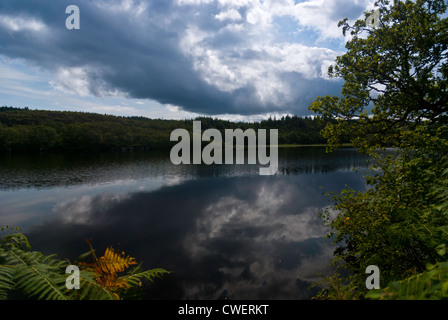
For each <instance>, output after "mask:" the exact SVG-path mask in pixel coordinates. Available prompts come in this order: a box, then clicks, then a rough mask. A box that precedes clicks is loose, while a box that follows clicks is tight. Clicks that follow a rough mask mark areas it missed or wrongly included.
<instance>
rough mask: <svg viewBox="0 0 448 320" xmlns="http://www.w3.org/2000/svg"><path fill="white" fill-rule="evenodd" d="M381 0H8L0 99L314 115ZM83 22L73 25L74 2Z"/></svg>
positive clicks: (256, 115)
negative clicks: (358, 28) (353, 34)
mask: <svg viewBox="0 0 448 320" xmlns="http://www.w3.org/2000/svg"><path fill="white" fill-rule="evenodd" d="M373 2H374V1H373V0H305V1H298V0H264V1H263V0H68V1H66V0H1V2H0V105H7V106H15V107H25V106H28V107H29V108H31V109H46V110H72V111H73V110H76V111H90V112H97V113H106V114H114V115H125V116H133V115H141V116H146V117H151V118H165V119H183V118H192V117H195V116H197V115H211V116H218V117H221V118H228V119H232V120H258V119H261V118H264V117H267V116H269V115H283V114H297V115H307V114H310V112H309V111H308V106H309V104H310V102H311V101H313V100H314V98H315V97H316V96H319V95H326V94H337V93H339V92H340V87H341V82H340V81H337V80H334V79H328V78H327V69H328V66H329V65H330V64H332V62H333V61H334V59H335V57H336V56H337V55H340V54H341V53H343V52H344V43H345V41H346V39H345V38H344V37H343V36H342V32H341V30H340V28H338V27H337V23H338V21H339V20H341V19H343V18H346V17H347V18H349V19H353V20H355V19H357V18H360V17H361V16H363V12H364V11H365V10H368V9H371V8H373ZM71 4H75V5H77V6H78V7H79V10H80V29H79V30H68V29H67V28H66V24H65V22H66V19H67V17H69V14H66V12H65V11H66V7H67V6H69V5H71Z"/></svg>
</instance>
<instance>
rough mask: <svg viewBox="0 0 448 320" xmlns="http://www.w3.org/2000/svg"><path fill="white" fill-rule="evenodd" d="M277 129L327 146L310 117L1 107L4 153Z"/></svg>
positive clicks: (115, 146) (127, 146) (148, 145)
mask: <svg viewBox="0 0 448 320" xmlns="http://www.w3.org/2000/svg"><path fill="white" fill-rule="evenodd" d="M194 120H200V121H201V124H202V129H203V130H206V129H208V128H216V129H218V130H220V131H222V133H224V129H236V128H241V129H242V130H246V129H249V128H252V129H254V130H257V129H278V132H279V140H278V141H279V144H323V143H325V141H326V140H325V139H324V138H323V137H322V136H321V135H320V131H321V130H322V129H323V128H324V125H323V124H322V123H321V122H320V121H318V120H317V119H314V118H311V117H298V116H285V117H281V118H280V119H276V118H272V117H270V118H269V119H267V120H263V121H260V122H232V121H228V120H222V119H217V118H212V117H198V118H196V119H185V120H165V119H149V118H145V117H123V116H113V115H102V114H96V113H88V112H69V111H48V110H32V109H29V108H15V107H6V106H4V107H0V152H39V151H56V152H61V151H90V152H96V151H101V152H103V151H120V150H151V149H165V148H171V147H172V146H173V145H174V144H175V143H176V142H171V141H170V134H171V132H172V131H173V130H174V129H177V128H183V129H186V130H188V131H190V132H191V131H192V126H193V121H194Z"/></svg>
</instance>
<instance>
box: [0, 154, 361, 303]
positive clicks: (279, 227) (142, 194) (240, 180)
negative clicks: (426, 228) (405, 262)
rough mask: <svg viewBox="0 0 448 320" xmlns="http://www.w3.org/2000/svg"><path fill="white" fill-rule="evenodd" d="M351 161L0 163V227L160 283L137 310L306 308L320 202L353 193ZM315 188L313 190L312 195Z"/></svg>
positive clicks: (98, 158)
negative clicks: (233, 303)
mask: <svg viewBox="0 0 448 320" xmlns="http://www.w3.org/2000/svg"><path fill="white" fill-rule="evenodd" d="M366 161H367V159H366V158H365V157H363V156H361V155H359V154H358V153H356V151H355V150H353V149H348V148H347V149H341V150H339V151H337V152H334V153H330V154H327V153H325V148H321V147H303V148H285V149H280V150H279V171H278V173H277V174H276V175H274V176H260V175H259V174H258V167H257V166H256V165H214V166H206V165H180V166H175V165H173V164H171V162H170V159H169V151H166V152H146V153H116V154H89V155H87V154H76V155H73V154H72V155H48V154H43V155H33V156H24V155H4V156H1V157H0V225H9V226H19V227H21V228H22V231H23V232H24V233H25V234H26V235H27V236H28V238H29V240H30V243H31V246H32V249H33V250H37V251H42V252H44V253H46V254H50V253H56V254H57V255H58V256H59V257H60V258H69V259H74V258H76V257H77V256H78V255H80V254H81V253H84V252H86V251H88V246H87V244H86V242H85V239H87V238H88V239H91V241H92V243H93V246H94V247H95V248H96V250H97V253H99V254H102V253H103V252H104V249H105V248H106V247H107V246H109V245H112V246H113V247H114V248H117V249H120V250H123V251H125V252H126V253H127V254H129V255H131V256H133V257H135V258H136V259H137V261H139V262H140V261H143V264H144V266H145V268H146V269H150V268H155V267H160V268H164V269H167V270H170V271H173V273H172V274H170V275H169V276H167V277H165V278H164V279H162V280H160V281H159V280H158V281H156V282H155V283H154V284H153V285H151V286H150V287H149V288H148V290H147V292H146V295H145V298H148V299H222V298H228V299H309V298H310V297H311V296H312V295H313V291H312V290H308V287H309V285H310V283H311V282H313V281H316V280H318V279H319V278H318V277H317V276H316V273H320V272H323V273H325V272H326V271H327V270H328V263H329V261H330V259H331V255H332V252H333V248H332V247H331V243H330V241H329V240H326V239H324V237H323V236H324V235H325V233H326V231H327V230H326V228H325V226H323V225H322V223H321V220H320V218H319V216H318V212H319V211H320V210H322V209H323V208H325V207H327V206H330V205H331V202H330V199H329V198H328V197H326V196H325V195H323V192H326V191H333V192H338V191H340V190H341V189H342V188H344V186H345V185H348V186H350V187H352V188H354V189H355V190H363V189H364V188H365V185H364V180H363V178H362V171H363V170H365V169H366V166H367V162H366ZM321 187H323V189H321Z"/></svg>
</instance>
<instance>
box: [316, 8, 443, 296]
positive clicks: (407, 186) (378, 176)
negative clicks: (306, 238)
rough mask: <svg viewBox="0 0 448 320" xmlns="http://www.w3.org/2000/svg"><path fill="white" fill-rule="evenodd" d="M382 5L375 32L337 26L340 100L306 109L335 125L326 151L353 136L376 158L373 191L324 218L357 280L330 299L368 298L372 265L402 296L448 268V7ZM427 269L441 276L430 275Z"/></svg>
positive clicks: (338, 198) (343, 197)
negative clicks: (344, 38)
mask: <svg viewBox="0 0 448 320" xmlns="http://www.w3.org/2000/svg"><path fill="white" fill-rule="evenodd" d="M376 5H377V7H378V8H379V10H380V26H379V27H377V28H373V29H372V28H368V27H366V24H365V21H363V20H358V21H356V22H355V24H354V25H353V26H350V25H349V24H348V23H347V20H343V21H341V23H340V26H342V27H343V32H344V33H345V32H347V31H348V30H350V31H351V36H352V39H351V40H349V41H348V42H347V49H348V51H347V53H345V54H344V55H342V56H340V57H338V58H337V60H336V65H335V66H332V67H330V69H329V74H330V76H334V77H342V78H343V79H344V80H345V83H344V86H343V89H342V92H341V96H337V97H330V96H327V97H318V98H317V99H316V100H315V101H314V103H313V104H312V105H311V106H310V109H311V110H313V111H315V112H317V113H318V114H319V117H320V118H321V119H323V120H331V121H329V122H327V125H326V127H325V129H324V130H323V135H324V136H325V137H326V138H327V139H328V142H329V145H330V148H329V150H333V149H335V148H337V147H338V146H339V144H340V142H341V139H344V138H346V137H348V136H351V141H352V142H353V144H354V145H355V146H356V147H357V148H358V150H360V151H361V152H364V153H367V154H369V155H370V156H371V158H372V165H371V169H372V170H371V171H370V172H368V173H366V176H365V179H366V184H367V186H368V188H367V190H366V191H354V190H351V189H349V188H347V189H346V190H343V191H342V192H341V194H338V195H335V196H334V200H335V205H334V208H332V210H327V211H326V212H323V213H322V217H323V218H324V220H325V221H326V223H327V224H328V225H329V226H330V227H331V232H330V234H329V236H330V237H332V238H333V240H334V242H335V244H336V245H337V247H336V250H335V258H334V264H335V265H337V266H338V267H340V268H345V269H347V270H348V273H349V274H350V275H351V276H350V278H347V279H346V280H347V284H341V281H336V280H335V279H334V277H333V278H329V279H328V280H329V281H328V282H329V283H330V288H327V289H326V290H325V292H326V293H327V295H326V298H337V296H336V295H335V294H334V292H339V291H341V290H345V291H347V289H349V288H350V287H351V288H357V289H356V292H355V294H354V295H352V296H355V297H356V298H362V297H363V296H364V295H365V294H366V292H367V290H366V288H365V284H364V281H365V278H366V275H365V270H366V267H367V266H368V265H376V266H378V267H379V269H380V270H381V281H382V283H400V284H401V285H400V287H402V288H403V287H404V282H403V281H408V280H409V279H417V278H418V280H419V281H420V282H421V281H422V279H423V278H422V275H423V274H424V275H425V276H426V277H432V276H433V275H434V273H438V272H439V270H443V268H444V263H445V262H444V261H443V258H442V257H441V256H440V255H438V254H437V252H436V250H434V248H435V247H436V246H437V245H439V244H440V243H447V241H448V211H447V208H448V205H447V199H448V197H447V194H448V191H447V190H448V188H447V187H448V176H447V167H448V119H447V115H446V111H447V107H448V92H447V88H448V87H447V76H448V72H447V71H448V68H447V64H446V62H447V58H448V28H447V27H448V18H442V16H443V14H444V13H445V11H446V9H447V4H446V3H445V2H444V1H423V0H417V1H394V2H393V4H392V5H390V3H389V1H377V3H376ZM386 147H392V148H389V149H386ZM444 172H445V173H444ZM442 195H444V196H442ZM335 212H336V213H335ZM427 265H433V266H437V267H436V268H434V269H433V270H437V272H436V271H432V272H430V273H425V272H427V271H426V266H427ZM441 272H442V271H441ZM417 275H419V276H418V277H417ZM335 277H336V276H335ZM415 277H417V278H415ZM403 279H407V280H403ZM409 281H410V282H412V281H411V280H409ZM341 288H342V289H341ZM344 288H345V289H344ZM420 288H421V287H420ZM421 290H423V289H421ZM425 290H426V289H425ZM325 292H324V293H323V294H321V297H322V296H325ZM421 293H422V294H424V293H423V291H422V292H421ZM425 294H426V293H425ZM414 297H416V295H414Z"/></svg>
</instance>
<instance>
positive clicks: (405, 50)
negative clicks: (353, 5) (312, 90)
mask: <svg viewBox="0 0 448 320" xmlns="http://www.w3.org/2000/svg"><path fill="white" fill-rule="evenodd" d="M376 6H377V8H378V10H380V26H379V27H376V28H368V27H366V23H365V21H364V20H358V21H356V22H355V23H354V25H353V26H350V25H349V24H348V22H347V19H345V20H343V21H341V22H340V24H339V25H340V26H342V28H343V32H344V34H345V33H346V32H347V31H350V33H351V37H352V38H351V39H350V40H349V41H347V43H346V48H347V52H346V53H345V54H343V55H342V56H339V57H338V58H337V59H336V64H335V66H331V67H330V68H329V76H330V77H333V78H343V79H344V85H343V88H342V91H341V96H325V97H318V98H317V99H316V100H315V101H314V102H313V103H312V105H311V106H310V109H311V110H313V111H314V112H316V113H318V114H319V115H320V117H321V118H323V119H324V120H332V121H333V122H330V123H328V124H327V126H326V128H325V129H324V132H323V134H324V136H325V137H326V138H327V139H328V140H329V143H330V144H331V145H332V146H333V147H335V146H337V145H338V144H340V143H341V139H343V138H344V137H347V136H349V137H352V138H353V142H354V143H356V145H357V146H358V147H359V148H360V149H361V150H367V149H369V148H377V147H381V146H384V145H390V146H395V145H397V144H400V143H401V133H402V131H403V130H408V131H410V130H413V129H414V128H415V127H416V126H418V125H419V124H420V123H421V122H423V121H431V122H436V121H438V122H442V121H443V122H444V123H446V121H447V119H446V111H447V108H448V93H447V89H448V80H447V77H448V66H447V63H446V61H447V57H448V32H447V30H448V18H446V17H445V18H443V15H444V13H445V12H446V9H447V4H446V1H443V0H433V1H430V0H417V1H409V0H408V1H394V4H393V5H389V1H387V0H381V1H377V2H376ZM368 14H372V12H369V13H366V16H367V15H368ZM334 121H336V122H334Z"/></svg>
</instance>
